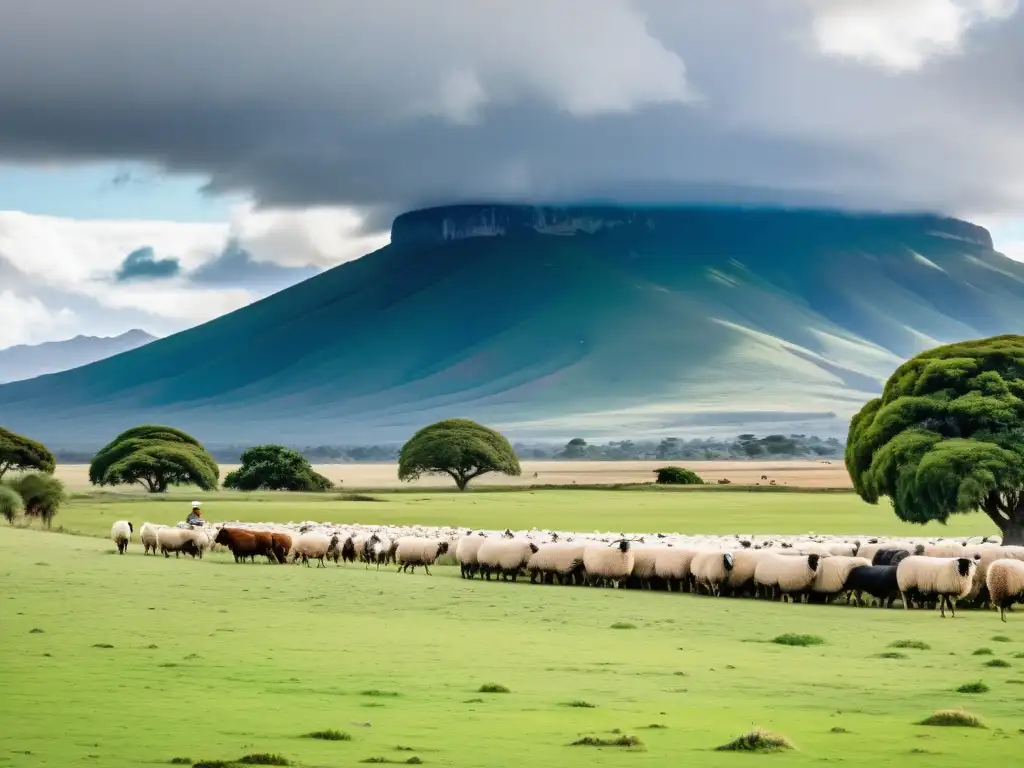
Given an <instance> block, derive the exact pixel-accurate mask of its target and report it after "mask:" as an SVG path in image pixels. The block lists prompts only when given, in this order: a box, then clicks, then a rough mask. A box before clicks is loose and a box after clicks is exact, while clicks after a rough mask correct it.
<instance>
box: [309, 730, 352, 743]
mask: <svg viewBox="0 0 1024 768" xmlns="http://www.w3.org/2000/svg"><path fill="white" fill-rule="evenodd" d="M306 738H307V739H320V740H321V741H352V737H351V736H350V735H349V734H347V733H345V732H344V731H336V730H334V729H333V728H329V729H327V730H326V731H313V732H312V733H307V734H306Z"/></svg>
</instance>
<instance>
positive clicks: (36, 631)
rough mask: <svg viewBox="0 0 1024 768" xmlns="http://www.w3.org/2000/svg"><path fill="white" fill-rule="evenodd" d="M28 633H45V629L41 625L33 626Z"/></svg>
mask: <svg viewBox="0 0 1024 768" xmlns="http://www.w3.org/2000/svg"><path fill="white" fill-rule="evenodd" d="M28 633H29V634H30V635H41V634H43V630H41V629H40V628H39V627H33V628H32V629H30V630H29V631H28Z"/></svg>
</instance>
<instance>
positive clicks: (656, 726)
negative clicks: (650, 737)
mask: <svg viewBox="0 0 1024 768" xmlns="http://www.w3.org/2000/svg"><path fill="white" fill-rule="evenodd" d="M644 728H646V729H648V730H650V731H663V730H665V729H666V728H668V726H667V725H663V724H661V723H651V724H650V725H645V726H644Z"/></svg>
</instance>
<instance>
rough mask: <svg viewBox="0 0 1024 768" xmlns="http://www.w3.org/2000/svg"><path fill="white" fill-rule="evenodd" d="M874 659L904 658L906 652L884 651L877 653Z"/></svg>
mask: <svg viewBox="0 0 1024 768" xmlns="http://www.w3.org/2000/svg"><path fill="white" fill-rule="evenodd" d="M875 658H876V659H905V658H907V654H905V653H900V652H899V651H885V653H879V654H876V655H875Z"/></svg>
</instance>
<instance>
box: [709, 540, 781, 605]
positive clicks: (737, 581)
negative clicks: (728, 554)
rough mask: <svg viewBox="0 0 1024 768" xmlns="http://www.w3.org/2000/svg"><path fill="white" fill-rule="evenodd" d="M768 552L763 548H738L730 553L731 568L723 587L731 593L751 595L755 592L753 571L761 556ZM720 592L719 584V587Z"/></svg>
mask: <svg viewBox="0 0 1024 768" xmlns="http://www.w3.org/2000/svg"><path fill="white" fill-rule="evenodd" d="M766 554H769V550H765V549H738V550H735V551H734V552H733V553H732V570H731V571H729V576H728V578H727V579H726V580H725V585H724V586H725V587H726V589H727V590H728V592H729V593H730V594H732V595H748V596H750V597H753V596H754V595H755V594H756V592H757V585H756V584H755V582H754V571H756V570H757V564H758V563H759V562H760V561H761V558H762V557H763V556H765V555H766ZM719 591H720V592H721V586H720V587H719Z"/></svg>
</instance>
